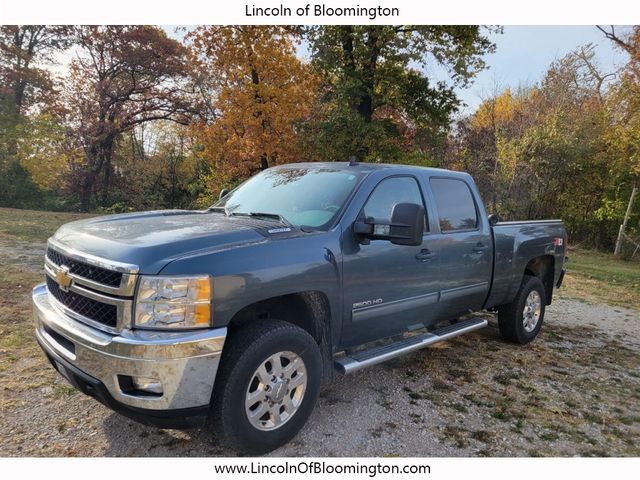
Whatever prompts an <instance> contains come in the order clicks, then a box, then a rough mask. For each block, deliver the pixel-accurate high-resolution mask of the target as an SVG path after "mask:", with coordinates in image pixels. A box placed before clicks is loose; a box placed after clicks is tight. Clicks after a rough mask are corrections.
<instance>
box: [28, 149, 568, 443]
mask: <svg viewBox="0 0 640 480" xmlns="http://www.w3.org/2000/svg"><path fill="white" fill-rule="evenodd" d="M566 242H567V238H566V234H565V229H564V226H563V224H562V222H561V221H559V220H548V221H527V222H499V221H498V219H497V217H496V216H495V215H491V216H487V214H486V212H485V208H484V206H483V203H482V201H481V199H480V195H479V193H478V189H477V188H476V185H475V183H474V181H473V179H472V178H471V177H470V176H469V175H468V174H466V173H461V172H453V171H448V170H440V169H433V168H420V167H410V166H401V165H383V164H365V163H357V162H349V163H343V162H332V163H299V164H289V165H283V166H277V167H273V168H270V169H267V170H264V171H262V172H260V173H259V174H258V175H256V176H254V177H252V178H250V179H249V180H247V181H246V182H245V183H243V184H241V185H240V186H239V187H237V188H236V189H235V190H233V191H231V192H226V191H223V192H221V198H220V199H219V201H218V202H216V203H215V205H213V206H212V207H211V208H209V209H207V210H200V211H189V210H167V211H153V212H143V213H132V214H123V215H110V216H102V217H97V218H92V219H87V220H80V221H77V222H72V223H69V224H66V225H63V226H62V227H60V229H59V230H58V231H57V232H56V233H55V235H54V236H53V237H52V238H50V239H49V241H48V245H47V252H46V258H45V271H46V282H45V283H43V284H41V285H38V286H37V287H35V289H34V291H33V308H34V319H35V334H36V339H37V341H38V342H39V344H40V346H41V347H42V349H43V350H44V352H45V354H46V356H47V357H48V358H49V360H50V361H51V363H52V365H53V366H54V367H55V368H56V369H57V370H58V372H60V373H61V374H62V375H63V376H64V377H65V378H66V379H67V380H68V381H69V382H71V384H72V385H74V386H75V387H76V388H78V389H79V390H81V391H82V392H84V393H86V394H88V395H91V396H93V397H95V398H96V399H97V400H99V401H100V402H102V403H104V404H105V405H107V406H108V407H110V408H112V409H113V410H115V411H117V412H120V413H122V414H124V415H127V416H129V417H131V418H134V419H137V420H139V421H141V422H144V423H147V424H153V425H158V426H161V427H167V428H184V427H194V426H201V425H209V426H210V427H211V428H212V430H213V432H214V433H215V434H216V436H218V437H219V439H220V441H221V442H223V443H225V444H227V445H230V446H231V447H233V448H235V449H237V450H239V451H244V452H251V453H260V452H265V451H268V450H271V449H273V448H276V447H278V446H280V445H282V444H284V443H285V442H287V441H289V440H290V439H291V438H293V437H294V435H296V433H297V432H298V431H299V430H300V429H301V428H302V427H303V425H304V423H305V422H306V420H307V419H308V417H309V415H310V413H311V411H312V409H313V407H314V404H315V403H316V399H317V396H318V392H319V389H320V387H321V385H322V384H323V383H327V382H331V381H332V379H333V378H334V376H335V375H336V373H339V374H349V373H352V372H354V371H357V370H358V369H360V368H363V367H367V366H370V365H374V364H376V363H379V362H382V361H385V360H387V359H390V358H393V357H396V356H398V355H402V354H405V353H408V352H412V351H415V350H417V349H420V348H423V347H426V346H428V345H431V344H433V343H436V342H439V341H443V340H447V339H450V338H452V337H455V336H457V335H462V334H465V333H468V332H471V331H474V330H476V329H479V328H482V327H485V326H486V325H487V321H486V320H485V319H483V318H479V317H477V316H476V317H474V316H473V315H470V314H471V313H472V312H478V311H482V310H487V311H489V312H497V316H498V323H499V327H500V333H501V335H502V337H503V338H505V339H506V340H509V341H513V342H518V343H527V342H530V341H532V340H533V339H534V338H535V337H536V335H537V334H538V332H539V331H540V328H541V326H542V321H543V317H544V312H545V306H546V305H549V304H550V303H551V299H552V295H553V290H554V288H555V287H559V286H560V284H561V282H562V278H563V274H564V270H563V264H564V260H565V248H566Z"/></svg>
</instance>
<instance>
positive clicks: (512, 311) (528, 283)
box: [498, 275, 546, 344]
mask: <svg viewBox="0 0 640 480" xmlns="http://www.w3.org/2000/svg"><path fill="white" fill-rule="evenodd" d="M533 290H536V291H537V292H538V294H539V295H540V300H541V302H540V304H541V305H540V317H539V319H538V322H537V324H536V325H535V328H534V329H533V330H532V331H527V330H526V329H525V319H524V314H523V313H524V309H525V304H526V302H527V297H528V296H529V294H530V293H531V292H532V291H533ZM545 304H546V293H545V290H544V285H543V284H542V282H541V281H540V279H539V278H538V277H534V276H531V275H525V276H524V278H523V279H522V284H521V285H520V289H519V290H518V293H517V294H516V297H515V298H514V299H513V301H512V302H511V303H508V304H506V305H502V306H501V307H499V308H498V325H499V327H500V335H502V338H504V339H505V340H508V341H510V342H516V343H522V344H525V343H529V342H531V341H532V340H533V339H534V338H536V336H537V335H538V332H539V331H540V328H542V321H543V320H544V310H545Z"/></svg>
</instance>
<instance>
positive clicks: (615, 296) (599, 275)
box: [558, 249, 640, 310]
mask: <svg viewBox="0 0 640 480" xmlns="http://www.w3.org/2000/svg"><path fill="white" fill-rule="evenodd" d="M568 257H569V261H568V262H567V263H566V264H565V268H566V269H567V278H566V279H565V281H564V282H563V285H562V288H561V289H560V290H558V294H559V295H560V296H561V297H562V296H566V297H570V298H577V299H580V300H584V301H587V302H590V303H608V304H611V305H620V306H624V307H632V308H635V309H638V310H640V262H638V261H637V260H631V261H625V260H622V259H620V258H617V257H614V256H613V254H608V253H601V252H595V251H592V250H582V249H572V250H570V251H569V253H568Z"/></svg>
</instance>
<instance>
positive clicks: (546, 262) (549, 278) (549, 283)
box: [524, 255, 555, 305]
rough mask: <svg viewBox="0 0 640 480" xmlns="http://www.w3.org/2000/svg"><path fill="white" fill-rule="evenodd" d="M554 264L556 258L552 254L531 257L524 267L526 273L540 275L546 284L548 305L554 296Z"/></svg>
mask: <svg viewBox="0 0 640 480" xmlns="http://www.w3.org/2000/svg"><path fill="white" fill-rule="evenodd" d="M554 264H555V258H553V256H552V255H543V256H541V257H536V258H533V259H531V260H530V261H529V263H527V266H526V267H525V269H524V273H525V275H532V276H534V277H538V278H539V279H540V281H541V282H542V284H543V285H544V291H545V293H546V297H547V298H546V302H545V303H546V304H547V305H550V304H551V298H552V297H553V273H554Z"/></svg>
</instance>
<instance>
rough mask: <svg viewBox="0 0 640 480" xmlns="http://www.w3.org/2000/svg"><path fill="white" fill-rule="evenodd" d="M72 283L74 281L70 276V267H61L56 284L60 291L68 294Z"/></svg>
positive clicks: (57, 273)
mask: <svg viewBox="0 0 640 480" xmlns="http://www.w3.org/2000/svg"><path fill="white" fill-rule="evenodd" d="M72 281H73V279H72V278H71V276H70V275H69V267H67V266H66V265H60V268H59V269H58V271H57V272H56V282H58V285H59V286H60V290H62V291H63V292H68V291H69V287H70V286H71V282H72Z"/></svg>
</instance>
